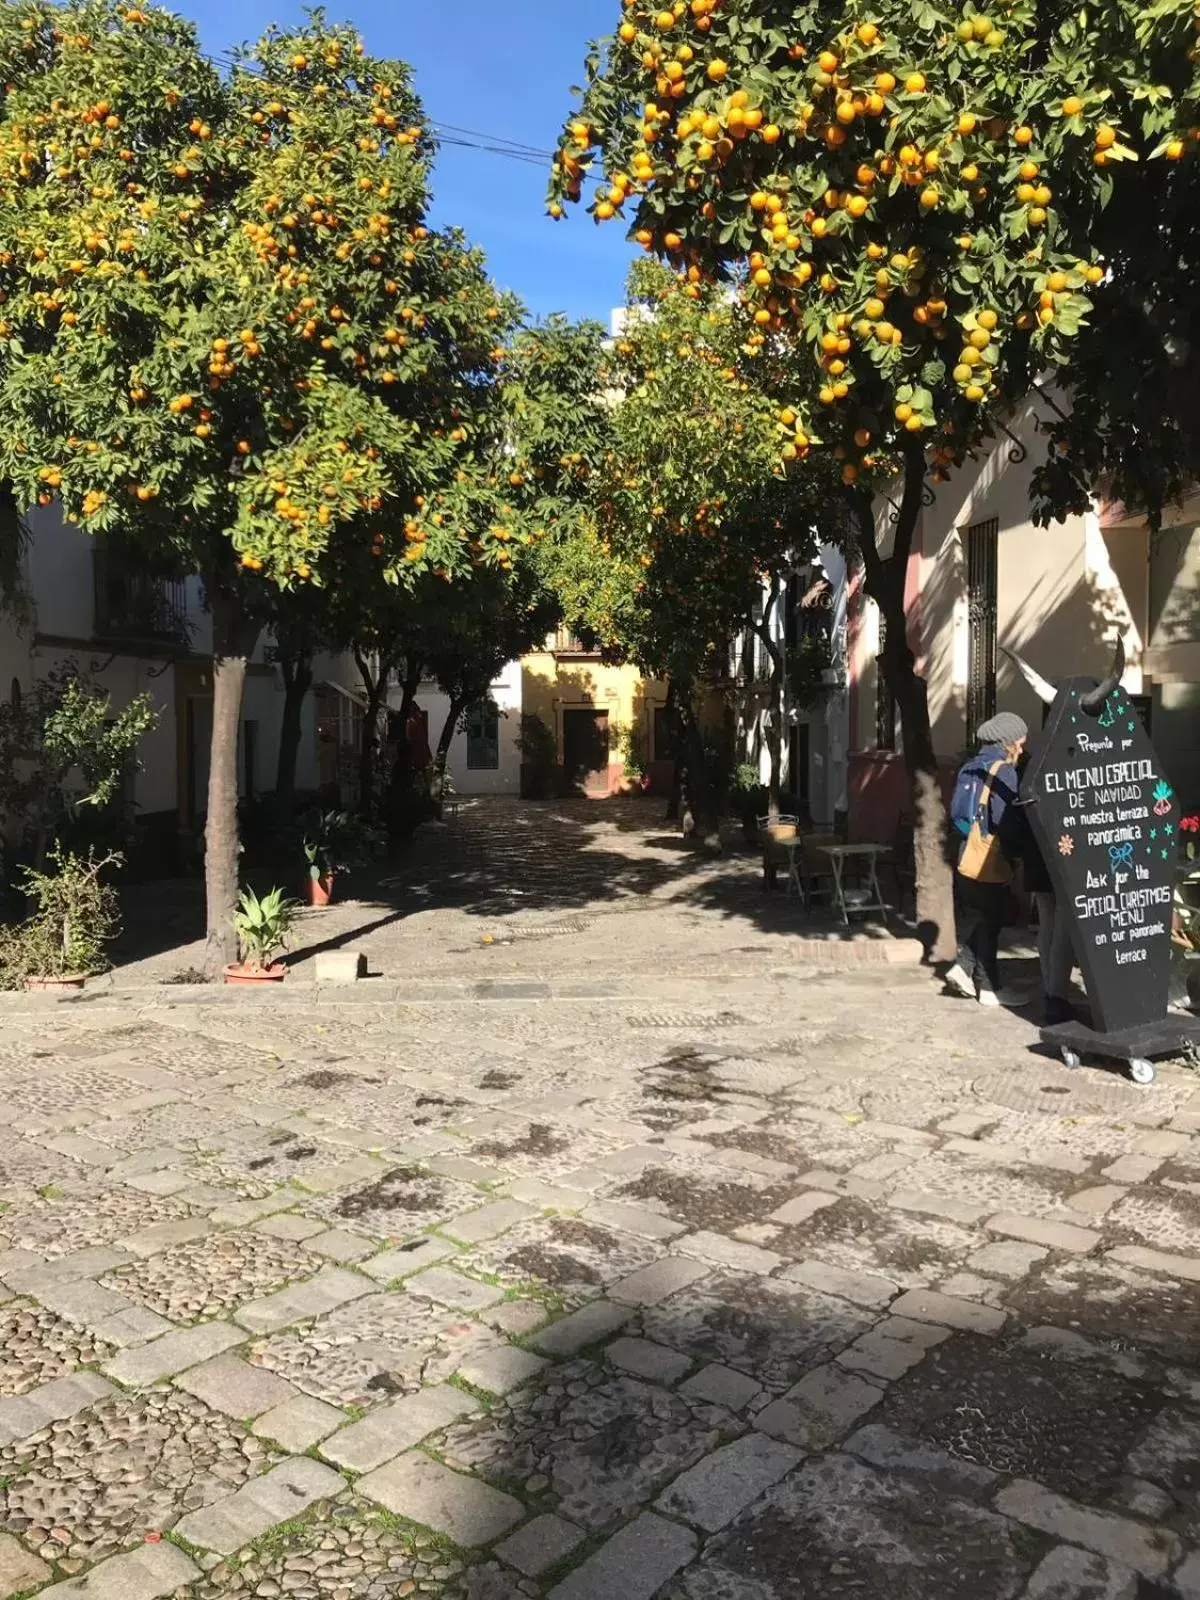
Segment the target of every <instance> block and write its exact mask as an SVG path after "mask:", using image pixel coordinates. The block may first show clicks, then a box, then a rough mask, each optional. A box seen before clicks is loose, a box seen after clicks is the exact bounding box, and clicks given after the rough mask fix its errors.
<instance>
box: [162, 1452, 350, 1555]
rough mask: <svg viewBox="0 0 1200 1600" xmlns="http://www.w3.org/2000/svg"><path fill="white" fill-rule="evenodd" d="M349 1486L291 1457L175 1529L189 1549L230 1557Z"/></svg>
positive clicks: (315, 1465) (317, 1464)
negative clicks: (272, 1529)
mask: <svg viewBox="0 0 1200 1600" xmlns="http://www.w3.org/2000/svg"><path fill="white" fill-rule="evenodd" d="M345 1487H346V1480H345V1479H344V1478H342V1477H340V1476H339V1475H338V1474H337V1473H336V1472H333V1471H331V1470H330V1468H329V1467H323V1466H322V1465H321V1463H320V1462H319V1461H312V1460H310V1459H309V1458H308V1457H307V1456H293V1457H292V1458H291V1459H290V1460H288V1461H285V1462H283V1463H282V1465H280V1466H278V1467H273V1468H272V1469H271V1471H270V1472H267V1473H264V1474H263V1476H262V1477H261V1478H252V1479H251V1481H250V1482H249V1483H247V1484H244V1485H243V1486H242V1488H240V1489H239V1490H238V1491H237V1493H236V1494H233V1495H230V1496H229V1498H228V1499H226V1500H218V1501H216V1503H215V1504H213V1505H210V1506H205V1507H204V1508H203V1509H202V1510H200V1511H193V1512H191V1513H190V1514H189V1515H188V1516H186V1517H184V1518H183V1519H182V1520H181V1521H180V1522H179V1523H178V1524H177V1526H176V1530H175V1531H176V1532H177V1533H178V1534H179V1536H180V1537H181V1538H183V1539H186V1540H187V1541H188V1542H189V1544H194V1545H199V1546H200V1548H201V1549H204V1550H215V1551H216V1552H217V1554H218V1555H223V1556H231V1555H233V1554H234V1552H235V1551H237V1550H241V1549H243V1548H244V1546H246V1545H248V1544H250V1543H251V1542H252V1541H253V1540H254V1539H258V1538H261V1537H262V1535H263V1534H264V1533H267V1532H268V1531H269V1530H270V1529H271V1528H273V1527H275V1525H276V1524H277V1523H280V1522H289V1521H290V1520H291V1519H292V1518H293V1517H298V1516H299V1515H300V1514H301V1512H302V1511H305V1510H307V1509H308V1507H309V1506H311V1505H315V1504H316V1502H317V1501H318V1500H329V1499H332V1498H333V1497H334V1496H335V1495H339V1494H341V1493H342V1492H343V1490H344V1489H345Z"/></svg>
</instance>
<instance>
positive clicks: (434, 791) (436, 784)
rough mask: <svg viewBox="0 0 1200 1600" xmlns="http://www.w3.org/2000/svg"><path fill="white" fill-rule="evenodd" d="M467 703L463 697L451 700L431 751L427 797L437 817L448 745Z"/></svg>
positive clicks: (443, 782) (452, 740) (440, 810)
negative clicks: (430, 772) (430, 777)
mask: <svg viewBox="0 0 1200 1600" xmlns="http://www.w3.org/2000/svg"><path fill="white" fill-rule="evenodd" d="M469 703H470V702H469V701H468V700H467V699H466V698H465V697H459V698H457V699H452V700H451V702H450V710H449V711H448V712H447V714H446V720H445V722H443V724H442V731H441V733H440V734H439V735H438V742H437V749H436V750H435V751H434V752H433V775H432V779H431V782H430V785H429V798H430V799H431V800H432V801H433V804H434V807H435V809H436V811H437V814H438V816H439V817H440V816H441V814H442V796H443V794H444V792H445V788H446V762H447V760H448V759H449V756H450V746H451V745H452V744H453V743H454V732H455V729H456V728H457V727H458V721H459V718H460V717H461V716H462V714H463V712H464V711H465V710H466V709H467V706H468V705H469Z"/></svg>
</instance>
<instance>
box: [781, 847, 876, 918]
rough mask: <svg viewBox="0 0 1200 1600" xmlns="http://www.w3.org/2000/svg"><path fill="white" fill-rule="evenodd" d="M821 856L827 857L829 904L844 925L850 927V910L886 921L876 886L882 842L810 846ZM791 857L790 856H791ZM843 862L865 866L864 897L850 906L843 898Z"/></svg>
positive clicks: (844, 866)
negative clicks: (830, 886) (830, 888)
mask: <svg viewBox="0 0 1200 1600" xmlns="http://www.w3.org/2000/svg"><path fill="white" fill-rule="evenodd" d="M814 848H815V849H817V850H819V851H820V853H821V854H822V855H823V856H828V858H829V865H830V867H831V868H832V871H833V903H834V905H835V907H836V908H837V912H838V915H839V916H840V917H841V919H842V923H843V925H844V926H845V927H847V928H848V927H849V926H850V913H851V912H861V913H863V915H870V913H871V912H873V911H875V912H878V913H879V915H880V916H881V917H882V918H883V920H884V921H885V922H886V921H887V913H888V908H887V905H886V904H885V902H884V898H883V891H882V889H881V888H880V886H879V872H878V866H879V858H880V856H881V855H886V853H887V851H888V848H889V847H888V846H887V845H886V844H819V845H816V846H814ZM793 859H794V858H793ZM847 861H861V862H863V863H864V864H865V867H866V878H867V883H866V899H865V900H862V901H861V902H858V901H856V903H855V904H853V905H851V904H850V903H849V902H848V901H847V899H846V886H845V881H844V878H845V871H846V863H847Z"/></svg>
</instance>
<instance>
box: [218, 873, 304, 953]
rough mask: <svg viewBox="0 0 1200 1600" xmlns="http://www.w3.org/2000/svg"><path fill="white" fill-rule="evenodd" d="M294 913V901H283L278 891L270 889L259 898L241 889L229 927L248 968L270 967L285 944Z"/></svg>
mask: <svg viewBox="0 0 1200 1600" xmlns="http://www.w3.org/2000/svg"><path fill="white" fill-rule="evenodd" d="M294 914H295V902H294V901H292V900H286V899H285V898H284V894H283V890H282V889H278V888H277V889H272V890H271V891H270V893H269V894H265V895H263V896H262V898H261V899H260V898H259V896H258V895H256V894H255V892H254V890H253V889H243V890H242V894H241V898H240V900H239V901H238V908H237V910H236V911H235V912H234V914H233V926H234V928H235V929H236V930H237V936H238V944H239V945H240V947H241V951H242V958H243V960H244V962H245V964H246V965H247V966H248V967H254V968H257V969H258V970H259V971H261V970H263V969H264V968H266V967H269V966H270V965H271V958H272V956H274V955H275V954H276V953H277V952H278V951H280V950H282V949H283V947H284V945H285V944H286V943H287V936H288V933H289V932H290V931H291V926H292V918H293V916H294Z"/></svg>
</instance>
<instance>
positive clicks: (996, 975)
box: [954, 874, 1009, 989]
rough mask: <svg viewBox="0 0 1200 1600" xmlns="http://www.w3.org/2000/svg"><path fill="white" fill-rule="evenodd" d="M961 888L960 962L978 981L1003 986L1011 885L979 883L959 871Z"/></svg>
mask: <svg viewBox="0 0 1200 1600" xmlns="http://www.w3.org/2000/svg"><path fill="white" fill-rule="evenodd" d="M954 883H955V888H956V889H957V892H958V963H959V966H961V967H962V968H963V970H964V971H965V972H966V973H967V974H968V976H969V977H973V978H974V979H975V982H976V983H977V984H978V983H983V984H986V985H988V986H989V987H990V988H992V989H998V988H999V987H1000V930H1001V928H1002V927H1003V926H1004V913H1005V909H1006V907H1007V904H1008V893H1009V891H1008V886H1007V884H1003V883H977V882H976V881H975V880H974V878H963V877H961V876H959V875H958V874H955V878H954Z"/></svg>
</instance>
